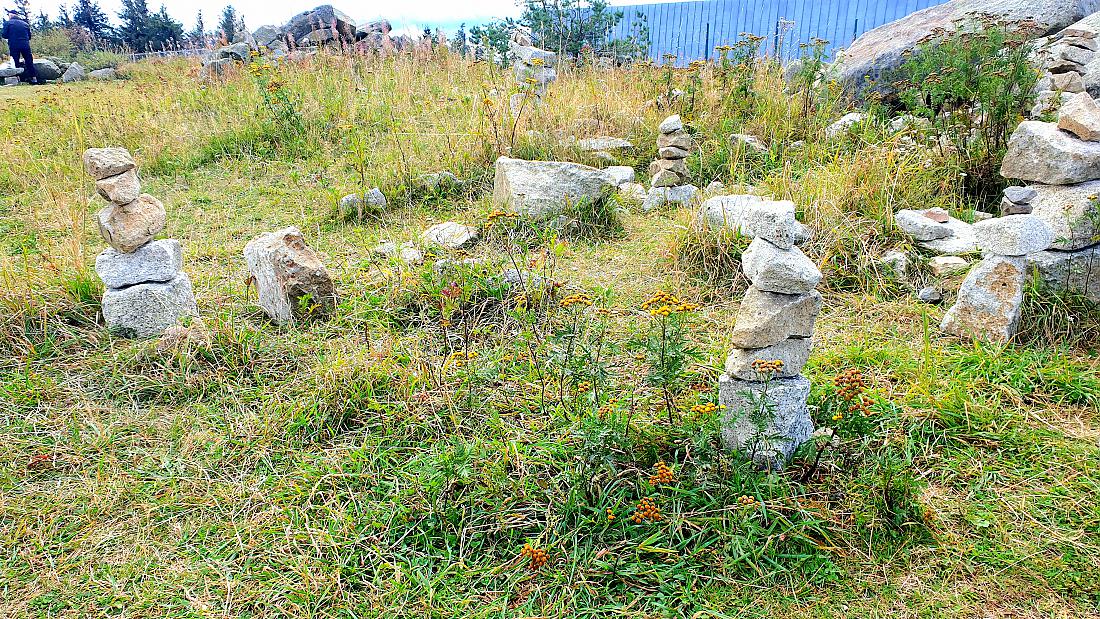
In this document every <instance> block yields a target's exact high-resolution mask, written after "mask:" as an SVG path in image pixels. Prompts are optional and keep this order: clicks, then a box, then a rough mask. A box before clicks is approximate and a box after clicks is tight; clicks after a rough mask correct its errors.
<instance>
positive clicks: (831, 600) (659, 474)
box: [0, 49, 1100, 619]
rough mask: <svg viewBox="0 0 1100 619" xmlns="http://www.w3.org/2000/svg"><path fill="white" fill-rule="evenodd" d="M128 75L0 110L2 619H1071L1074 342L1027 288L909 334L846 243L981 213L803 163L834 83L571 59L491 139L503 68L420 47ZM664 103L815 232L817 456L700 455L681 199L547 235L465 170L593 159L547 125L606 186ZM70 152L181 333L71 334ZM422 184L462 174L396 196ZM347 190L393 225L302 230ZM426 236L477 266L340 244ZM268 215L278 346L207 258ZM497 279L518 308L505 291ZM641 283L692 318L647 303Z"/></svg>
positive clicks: (934, 173) (80, 227) (857, 171)
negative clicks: (316, 297)
mask: <svg viewBox="0 0 1100 619" xmlns="http://www.w3.org/2000/svg"><path fill="white" fill-rule="evenodd" d="M125 73H126V74H127V79H124V80H120V81H117V82H103V83H91V82H87V83H76V84H67V85H51V86H44V87H34V88H31V87H19V88H3V89H0V110H2V112H3V113H0V155H2V157H0V159H2V161H3V165H2V166H0V232H2V234H0V437H2V439H3V440H2V441H0V616H4V617H35V618H38V617H42V618H46V617H126V618H128V619H130V618H134V619H136V618H145V617H149V618H153V617H158V618H159V617H173V618H208V617H252V618H257V619H259V618H273V617H303V618H304V617H340V618H352V617H374V616H383V615H388V616H425V617H531V616H547V617H557V616H572V617H608V616H623V617H661V616H668V617H699V618H702V617H770V616H783V617H792V618H793V617H807V618H809V617H841V616H843V617H891V618H893V619H903V618H911V617H912V618H916V617H973V618H981V619H985V618H988V617H994V618H1001V617H1006V618H1007V617H1027V618H1032V617H1034V618H1040V617H1042V618H1074V619H1076V618H1081V617H1100V569H1098V567H1097V566H1098V565H1100V502H1098V501H1097V496H1098V495H1100V372H1098V366H1100V361H1098V358H1100V357H1098V355H1097V342H1098V341H1100V336H1098V335H1097V334H1098V333H1100V326H1098V325H1100V317H1098V316H1097V313H1096V311H1095V308H1090V307H1087V306H1085V307H1082V306H1079V305H1078V304H1076V303H1075V302H1074V301H1073V300H1065V299H1057V298H1054V297H1052V296H1050V295H1047V294H1044V293H1043V292H1042V291H1038V290H1035V291H1032V294H1030V295H1029V298H1028V302H1027V308H1026V314H1025V318H1024V324H1023V326H1022V329H1021V333H1020V336H1019V337H1018V338H1017V341H1016V342H1014V343H1012V344H1009V345H1005V346H997V345H989V344H979V343H973V342H968V341H962V340H959V339H956V338H953V337H948V336H945V335H943V334H941V333H940V332H939V331H938V329H937V328H936V326H937V325H938V324H939V321H940V319H941V318H942V315H943V312H944V310H945V309H946V306H945V305H929V304H924V303H920V302H918V301H917V300H916V298H915V297H914V296H913V294H912V292H911V291H910V290H908V289H907V287H906V285H904V284H903V283H901V282H899V281H898V280H897V279H896V278H894V277H892V276H891V273H890V272H889V269H887V268H885V267H884V266H883V265H882V264H881V263H880V262H879V260H878V258H879V256H881V255H882V253H883V252H884V251H886V250H888V249H895V248H900V249H903V250H912V247H910V246H909V241H908V240H907V239H906V237H904V236H903V235H902V234H900V233H899V232H898V231H897V230H896V229H895V228H894V226H893V213H894V212H896V211H898V210H900V209H905V208H927V207H931V206H942V207H944V208H947V209H948V210H950V211H951V212H952V213H953V214H955V215H956V216H958V217H960V218H963V219H972V218H973V213H974V209H975V207H976V206H980V203H979V202H977V201H976V199H975V198H972V197H970V196H969V195H968V193H967V192H966V191H965V178H964V176H963V172H962V167H961V166H960V165H959V162H958V161H956V160H955V159H953V158H952V157H951V155H950V154H949V153H948V154H944V153H943V152H942V151H937V150H934V149H927V148H924V147H922V146H921V145H920V142H919V140H914V139H912V138H911V136H909V135H907V134H906V133H904V132H902V133H897V132H893V131H890V130H888V128H887V126H886V123H885V122H882V123H875V122H870V123H866V124H865V125H864V126H861V127H860V128H859V129H857V130H856V131H854V132H852V133H851V134H849V135H846V136H843V137H842V138H840V139H833V140H828V139H825V137H824V128H825V127H826V126H828V125H829V124H830V123H831V122H833V121H834V120H836V118H839V117H840V116H841V115H842V114H843V113H844V112H847V111H850V109H854V108H852V106H851V103H850V102H848V101H847V100H846V99H845V98H844V97H843V96H842V95H841V94H840V92H839V91H838V90H837V89H836V88H832V87H830V85H829V84H827V83H826V84H813V83H810V82H807V83H806V84H805V85H803V86H791V85H789V84H785V82H784V80H783V76H782V71H781V69H780V68H779V67H776V66H774V65H772V64H770V63H768V62H755V61H754V62H751V63H733V62H725V61H723V62H719V63H713V64H709V65H695V66H692V67H691V68H689V69H682V70H675V71H673V70H669V69H665V68H661V67H653V66H645V65H636V66H634V67H626V68H615V69H609V68H599V67H596V66H592V65H586V64H582V65H580V66H575V67H566V68H563V69H562V71H561V76H560V78H559V79H558V81H557V82H555V83H554V84H553V85H552V87H551V90H550V95H549V96H548V98H547V100H546V101H545V102H544V103H543V104H542V105H540V106H537V107H536V106H531V107H529V108H525V109H524V110H522V112H521V113H520V114H519V116H518V118H515V117H513V115H512V114H511V112H510V111H509V105H508V97H509V95H510V94H511V93H512V92H514V88H515V87H514V85H513V83H512V81H513V77H512V75H511V73H510V71H509V70H508V69H503V70H502V69H500V68H497V67H494V66H492V65H491V64H489V63H484V62H480V63H474V62H471V61H469V60H466V59H463V58H459V57H456V56H454V55H453V54H450V53H448V52H447V51H446V50H443V49H440V50H438V51H436V52H433V53H418V54H411V55H404V56H397V57H391V58H386V59H379V58H361V57H346V56H341V55H335V54H327V53H322V54H319V55H317V56H314V57H312V58H308V59H305V60H302V61H298V62H295V63H285V64H275V65H274V66H267V65H265V64H264V63H263V61H262V60H260V61H258V62H257V63H256V66H255V67H253V69H252V70H248V69H246V68H242V69H241V70H240V71H239V72H237V73H235V74H233V75H231V76H229V77H228V78H226V79H225V80H223V81H216V82H204V81H203V80H201V79H199V75H198V74H199V68H198V66H197V65H194V64H190V63H188V62H187V61H183V60H177V61H147V62H143V63H140V64H134V65H129V66H127V67H126V68H125ZM673 89H676V90H678V91H679V92H678V93H677V94H675V95H673V94H672V90H673ZM671 113H681V114H682V115H683V117H684V118H685V120H686V121H687V122H688V124H689V125H690V127H691V128H692V130H693V131H694V133H695V138H696V141H697V143H698V144H699V147H700V148H699V152H698V153H696V154H695V155H693V156H692V158H691V159H690V162H689V166H690V168H691V170H692V174H693V175H694V177H695V179H696V182H695V184H696V185H698V186H699V187H704V186H706V185H707V184H708V183H710V182H711V181H715V180H718V181H721V182H723V183H725V184H726V185H727V186H728V187H730V188H731V190H735V189H736V188H738V187H740V188H742V189H745V190H747V189H748V188H749V186H751V187H753V188H756V190H758V191H760V192H762V193H768V194H770V195H773V196H775V197H777V198H780V199H790V200H793V201H794V202H795V203H796V204H797V205H798V207H799V218H800V220H801V221H803V222H805V223H806V224H807V225H809V226H810V227H811V228H812V229H813V230H814V233H815V234H814V237H813V239H812V240H811V241H810V242H809V243H807V244H806V246H805V250H806V252H807V254H808V255H809V256H810V257H811V258H813V259H814V260H815V262H817V263H818V265H819V266H820V267H821V269H822V271H823V273H824V275H825V278H824V280H823V282H822V285H821V289H822V292H823V294H824V295H825V307H824V310H823V312H822V315H821V317H820V318H819V319H818V325H817V335H816V345H815V351H814V353H813V356H812V357H811V360H810V363H809V365H808V366H807V369H806V374H807V376H808V377H809V378H810V379H811V380H812V381H813V383H814V392H813V393H812V395H811V404H813V405H814V407H815V408H814V411H815V423H816V425H817V426H818V427H819V428H831V431H830V432H827V433H825V434H824V435H823V436H822V437H821V439H819V440H818V441H817V444H816V445H814V446H810V448H808V449H805V450H804V451H803V452H801V453H800V454H799V455H798V456H797V457H796V459H795V461H794V462H793V463H792V464H791V466H789V467H788V468H786V469H785V470H783V471H781V472H761V471H757V470H755V469H754V468H753V466H752V465H751V463H748V462H746V461H745V460H744V458H743V457H742V456H741V455H740V454H736V453H732V452H729V451H727V450H724V449H722V448H721V445H720V442H719V440H718V419H719V416H720V415H721V412H720V411H719V410H717V408H716V403H717V376H718V374H719V373H720V372H721V368H722V363H723V361H724V359H725V356H726V355H727V353H728V352H729V349H730V345H729V333H730V331H731V330H732V328H733V323H734V316H735V314H736V310H737V305H738V300H739V299H740V296H741V294H742V293H743V290H744V288H745V286H746V283H745V282H744V281H743V280H742V278H741V277H740V276H739V268H738V265H737V257H738V255H739V252H740V250H741V249H743V248H744V244H743V241H742V240H741V239H736V238H727V237H723V236H721V235H713V234H707V233H704V232H702V231H700V230H699V229H697V227H695V226H694V225H693V223H692V213H691V211H690V209H686V208H684V209H680V210H674V209H673V210H670V209H666V210H663V211H659V212H649V213H643V212H641V211H640V209H638V208H637V207H638V205H636V204H630V203H629V202H625V201H624V202H622V203H621V204H615V205H613V206H614V207H615V208H614V209H613V212H609V213H602V214H600V215H602V216H603V220H601V222H602V224H606V225H601V226H600V227H599V228H598V229H597V230H596V231H595V233H593V234H590V235H582V236H574V237H567V236H563V235H558V234H556V233H554V232H553V231H549V230H545V229H539V228H538V227H537V226H535V227H533V226H531V225H529V224H528V223H527V222H522V221H512V220H511V219H510V218H507V217H501V216H500V215H499V214H498V213H496V212H495V208H494V207H493V205H492V204H491V200H490V196H491V193H492V164H493V161H494V160H495V158H496V157H497V156H499V155H503V154H507V155H509V156H513V157H521V158H530V159H557V160H571V161H580V162H586V163H595V161H594V160H592V159H590V157H591V155H589V154H586V153H584V152H581V151H579V150H578V149H577V148H576V146H575V145H574V144H573V143H572V142H571V141H570V140H569V137H570V136H575V137H590V136H598V135H609V136H619V137H626V138H628V139H630V140H631V141H632V142H633V144H634V145H635V149H634V150H633V151H632V152H631V153H629V154H628V155H626V156H625V160H624V163H625V164H626V165H632V166H634V167H635V168H636V169H637V170H638V172H639V177H640V178H643V177H644V176H645V170H646V166H647V165H648V163H649V162H650V161H652V160H653V159H654V157H655V155H656V150H657V149H656V144H655V141H656V135H657V125H658V123H659V122H660V121H661V119H662V118H664V117H665V116H667V115H668V114H671ZM732 133H749V134H752V135H755V136H757V137H759V138H761V139H762V140H763V141H764V142H765V143H766V144H768V145H769V150H768V152H767V153H753V152H746V151H745V150H744V149H740V148H738V147H736V146H735V145H733V144H731V142H730V140H729V139H728V137H727V136H729V135H730V134H732ZM796 144H797V146H795V145H796ZM106 145H117V146H124V147H126V148H128V149H129V150H130V151H131V152H132V153H134V155H135V157H136V159H137V161H138V164H139V166H140V169H141V175H142V180H143V183H144V186H145V191H146V192H148V193H151V194H153V195H154V196H156V197H158V198H159V199H161V200H162V201H163V202H164V204H165V205H166V207H167V209H168V225H167V228H166V230H165V236H170V237H173V238H177V239H180V240H181V241H182V242H183V245H184V251H185V255H184V270H185V271H187V273H188V274H189V275H190V276H191V278H192V280H193V281H194V284H195V291H196V296H197V298H198V303H199V308H200V312H201V314H202V323H203V325H204V327H203V328H202V329H198V328H197V327H196V332H200V331H201V336H196V337H195V338H192V339H185V340H183V341H178V340H177V341H170V340H160V341H158V340H153V341H132V340H126V339H121V338H117V337H114V336H113V335H112V334H111V333H109V332H108V331H107V330H106V329H105V328H104V327H103V325H102V318H101V317H100V316H99V315H98V305H99V298H100V296H101V294H102V284H100V282H99V280H98V278H97V277H96V275H95V272H94V270H93V268H92V266H93V263H94V259H95V256H96V254H97V253H98V252H99V251H101V250H102V248H103V247H105V243H104V242H103V241H102V239H100V238H99V235H98V232H97V230H96V226H95V222H94V214H95V212H96V210H97V209H98V208H99V206H100V205H99V204H98V203H97V200H98V198H96V196H95V190H94V186H93V183H92V182H91V180H90V179H89V178H88V177H87V176H86V175H85V174H84V171H83V169H82V166H81V160H80V155H81V153H82V152H83V151H84V149H86V148H89V147H94V146H106ZM442 170H446V171H450V172H452V173H454V174H455V175H457V176H458V177H459V178H461V179H463V180H464V181H466V182H464V183H463V184H462V185H461V186H460V187H457V188H447V189H440V190H425V189H424V188H423V187H421V186H420V185H418V183H417V182H416V179H417V178H418V177H419V176H421V175H423V174H429V173H434V172H439V171H442ZM374 186H378V187H380V188H381V189H382V191H383V192H384V193H385V194H386V196H387V197H388V198H389V202H390V206H389V207H388V208H386V209H385V210H384V211H382V212H378V213H370V214H368V215H369V216H367V217H364V218H363V219H354V218H353V219H349V218H346V217H343V216H341V215H340V214H339V212H338V209H337V203H338V201H339V199H340V197H341V196H343V195H345V194H348V193H353V192H357V191H364V190H366V189H369V188H370V187H374ZM446 220H453V221H459V222H463V223H468V224H473V225H478V226H481V227H482V229H483V236H484V239H483V241H482V242H481V243H479V244H478V245H477V246H476V247H474V248H473V249H471V250H468V251H465V252H458V253H457V254H456V255H454V254H453V252H443V251H440V250H432V249H429V250H426V251H427V252H428V254H429V259H428V260H427V261H426V262H425V263H424V264H422V265H408V264H404V263H402V262H401V261H398V260H389V259H385V258H381V257H379V256H377V255H375V254H374V253H372V251H371V250H372V248H373V247H375V245H377V243H378V242H379V241H381V240H392V241H396V242H399V243H400V242H403V241H413V242H418V241H419V236H420V233H421V232H422V231H423V230H424V229H426V228H427V227H428V226H429V225H431V224H432V223H436V222H441V221H446ZM290 225H294V226H298V227H299V228H300V229H301V230H302V231H303V233H304V235H305V238H306V240H307V241H308V242H309V243H310V244H311V245H312V246H313V247H314V248H315V249H317V250H318V252H320V254H321V255H322V256H323V258H324V261H325V264H326V266H327V267H328V269H329V271H330V272H331V273H332V275H333V277H334V278H335V279H336V282H337V287H338V290H339V293H340V299H339V305H338V307H337V310H336V312H335V315H334V316H332V317H331V318H330V319H328V320H323V321H322V320H318V321H312V322H303V323H299V324H297V325H295V326H291V327H286V328H278V327H275V326H273V325H271V324H270V323H269V322H268V321H267V320H266V319H265V317H264V315H263V313H262V312H261V311H260V310H259V309H258V308H257V307H256V305H255V293H254V292H253V291H252V290H251V289H250V288H249V286H248V283H247V278H248V271H247V268H246V265H245V263H244V260H243V258H242V255H241V252H242V249H243V247H244V245H245V243H247V242H248V240H250V239H251V238H253V237H254V236H256V235H258V234H260V233H262V232H267V231H271V230H275V229H279V228H282V227H285V226H290ZM443 258H450V259H455V258H473V259H475V261H473V262H471V263H470V264H466V265H460V266H458V267H456V268H448V269H441V268H435V266H434V264H433V263H434V261H435V260H436V259H443ZM509 268H524V269H528V270H530V271H532V272H534V273H538V274H539V275H540V277H542V278H544V279H545V281H547V282H551V285H549V286H547V287H546V289H545V291H542V292H539V293H537V294H536V293H535V292H531V293H529V294H524V295H522V298H517V296H519V295H516V294H515V291H514V290H512V289H509V288H507V287H505V286H502V285H501V281H500V277H499V274H500V273H501V271H502V270H505V269H509ZM913 268H914V269H915V270H916V271H917V275H916V277H917V278H918V279H920V280H921V281H926V282H933V281H935V282H937V283H939V284H941V285H942V286H943V288H944V289H945V291H948V292H949V293H953V292H954V290H956V289H957V288H958V283H959V282H960V281H961V278H962V275H954V276H949V277H946V278H943V281H940V279H938V278H936V277H935V276H933V275H932V274H931V273H929V272H927V268H926V267H925V266H924V265H922V264H915V265H914V267H913ZM658 291H665V292H668V293H672V294H675V295H677V296H678V297H679V298H680V299H683V300H686V301H690V302H691V303H693V304H697V305H698V308H697V309H692V310H690V311H686V312H684V313H683V315H682V316H677V317H676V319H675V320H674V321H665V320H662V319H661V318H659V317H654V316H651V315H650V314H649V313H647V312H646V311H644V310H643V309H642V307H641V306H642V304H643V303H644V302H645V301H646V299H648V298H650V297H651V296H652V295H654V294H655V293H657V292H658ZM568 298H573V299H580V300H581V301H582V302H570V303H565V302H563V300H564V299H568ZM670 345H671V346H672V347H673V348H674V349H675V350H676V351H677V353H676V355H674V356H673V357H674V359H673V360H674V362H675V363H673V364H672V365H673V366H674V367H670V364H669V363H668V362H667V360H666V358H665V356H664V355H659V356H658V355H657V354H656V353H655V351H657V350H660V351H665V350H667V349H668V348H669V347H670ZM853 372H858V374H853ZM853 375H855V376H859V377H861V378H860V380H861V381H862V386H861V387H860V390H861V393H862V394H865V395H866V397H867V401H868V402H869V410H868V411H867V414H858V415H856V414H854V411H852V410H849V408H848V406H849V404H850V402H849V401H848V400H846V399H845V398H844V397H843V393H842V387H843V385H844V382H843V380H838V378H839V377H843V376H849V377H850V376H853ZM647 506H654V507H656V509H657V510H658V511H659V513H654V511H653V510H652V509H651V508H649V507H647Z"/></svg>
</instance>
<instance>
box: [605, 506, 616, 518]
mask: <svg viewBox="0 0 1100 619" xmlns="http://www.w3.org/2000/svg"><path fill="white" fill-rule="evenodd" d="M607 521H608V522H614V521H615V512H613V511H611V508H610V507H608V508H607Z"/></svg>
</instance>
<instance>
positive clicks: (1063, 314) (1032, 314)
mask: <svg viewBox="0 0 1100 619" xmlns="http://www.w3.org/2000/svg"><path fill="white" fill-rule="evenodd" d="M1016 341H1017V342H1018V343H1021V344H1033V345H1040V346H1048V345H1050V344H1051V343H1057V344H1062V345H1065V346H1069V347H1071V348H1073V347H1085V348H1089V347H1091V348H1096V346H1097V345H1098V344H1097V343H1098V342H1100V305H1098V304H1097V303H1096V302H1094V301H1092V300H1090V299H1089V298H1088V297H1085V296H1084V295H1082V294H1080V293H1076V292H1071V291H1066V290H1052V289H1050V288H1049V287H1048V286H1045V285H1043V284H1042V283H1041V282H1039V281H1037V280H1036V281H1033V282H1032V283H1031V284H1030V285H1029V286H1028V288H1027V290H1026V291H1025V292H1024V305H1023V309H1022V315H1021V317H1020V325H1019V327H1018V328H1017V331H1016Z"/></svg>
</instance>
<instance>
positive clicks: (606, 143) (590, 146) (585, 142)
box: [577, 137, 634, 152]
mask: <svg viewBox="0 0 1100 619" xmlns="http://www.w3.org/2000/svg"><path fill="white" fill-rule="evenodd" d="M577 148H579V149H581V150H582V151H585V152H596V151H616V152H622V151H627V150H630V149H632V148H634V145H633V144H632V143H631V142H630V140H625V139H623V138H614V137H598V138H582V139H580V140H577Z"/></svg>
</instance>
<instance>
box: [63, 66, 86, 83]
mask: <svg viewBox="0 0 1100 619" xmlns="http://www.w3.org/2000/svg"><path fill="white" fill-rule="evenodd" d="M87 77H88V74H87V72H85V71H84V67H82V66H80V65H79V64H78V63H75V62H74V63H72V64H70V65H69V67H68V68H67V69H65V72H64V73H62V74H61V81H62V82H65V83H69V82H79V81H81V80H84V79H87Z"/></svg>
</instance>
